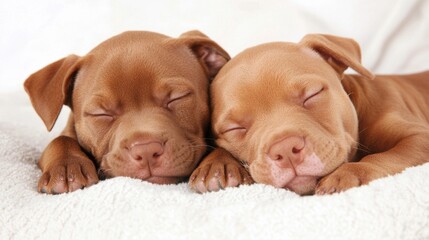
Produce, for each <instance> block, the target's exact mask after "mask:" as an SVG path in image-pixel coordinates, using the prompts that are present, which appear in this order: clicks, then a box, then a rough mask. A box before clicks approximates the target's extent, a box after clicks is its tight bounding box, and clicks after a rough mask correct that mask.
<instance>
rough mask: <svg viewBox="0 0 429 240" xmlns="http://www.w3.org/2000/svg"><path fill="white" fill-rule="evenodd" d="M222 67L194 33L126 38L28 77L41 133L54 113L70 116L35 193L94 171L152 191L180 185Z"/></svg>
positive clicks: (201, 145) (84, 182)
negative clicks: (139, 181) (144, 185)
mask: <svg viewBox="0 0 429 240" xmlns="http://www.w3.org/2000/svg"><path fill="white" fill-rule="evenodd" d="M227 60H229V56H228V54H227V53H226V52H225V51H224V50H223V49H222V48H221V47H219V46H218V45H217V44H216V43H215V42H213V41H212V40H210V39H209V38H208V37H207V36H205V35H204V34H202V33H200V32H198V31H191V32H188V33H185V34H182V35H181V36H180V37H179V38H170V37H167V36H164V35H161V34H157V33H152V32H143V31H135V32H125V33H123V34H120V35H118V36H115V37H113V38H111V39H108V40H107V41H105V42H103V43H101V44H100V45H99V46H97V47H96V48H94V49H93V50H92V51H90V52H89V53H88V54H87V55H86V56H83V57H79V56H76V55H70V56H68V57H66V58H63V59H61V60H59V61H57V62H54V63H52V64H50V65H48V66H46V67H45V68H43V69H41V70H39V71H38V72H36V73H34V74H32V75H31V76H30V77H29V78H28V79H27V80H26V82H25V89H26V91H27V93H28V94H29V95H30V98H31V102H32V104H33V106H34V108H35V109H36V111H37V113H38V114H39V116H40V117H41V118H42V120H43V122H44V123H45V125H46V127H47V128H48V130H51V129H52V127H53V126H54V123H55V121H56V119H57V117H58V115H59V113H60V111H61V108H62V105H63V104H65V105H67V106H69V107H70V108H71V110H72V113H71V114H70V117H69V121H68V123H67V126H66V128H65V130H64V131H63V133H62V135H61V136H59V137H58V138H56V139H54V140H53V141H52V142H51V143H50V144H49V145H48V147H47V148H46V149H45V151H44V152H43V155H42V157H41V159H40V161H39V166H40V168H41V169H42V171H43V175H42V177H41V178H40V180H39V186H38V189H39V191H41V192H47V193H63V192H70V191H74V190H76V189H80V188H82V187H85V186H89V185H91V184H94V183H96V182H97V181H98V176H97V172H96V168H97V167H99V168H100V170H101V172H102V173H103V174H104V175H105V176H106V177H113V176H129V177H133V178H139V179H143V180H146V181H149V182H153V183H160V184H162V183H177V182H179V181H182V180H183V179H184V178H186V177H188V176H189V175H190V174H191V173H192V171H193V170H194V168H195V167H196V166H197V164H198V163H199V161H200V159H201V157H202V156H203V154H204V153H205V151H206V143H205V141H204V137H205V134H206V129H207V127H208V123H209V110H208V86H209V80H210V79H212V78H213V77H214V76H215V74H216V73H217V72H218V71H219V69H220V68H221V67H222V66H223V65H224V64H225V63H226V62H227Z"/></svg>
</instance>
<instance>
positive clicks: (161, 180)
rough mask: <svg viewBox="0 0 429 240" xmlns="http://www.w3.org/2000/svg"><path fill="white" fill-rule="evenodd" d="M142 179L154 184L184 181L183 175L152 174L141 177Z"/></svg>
mask: <svg viewBox="0 0 429 240" xmlns="http://www.w3.org/2000/svg"><path fill="white" fill-rule="evenodd" d="M142 180H143V181H147V182H150V183H154V184H177V183H181V182H184V181H186V178H185V177H157V176H152V177H150V178H147V179H142Z"/></svg>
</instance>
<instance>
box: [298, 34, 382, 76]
mask: <svg viewBox="0 0 429 240" xmlns="http://www.w3.org/2000/svg"><path fill="white" fill-rule="evenodd" d="M300 44H301V45H303V46H305V47H309V48H311V49H313V50H314V51H316V52H318V53H319V55H320V56H322V57H323V58H324V59H325V60H326V62H327V63H329V64H330V65H331V66H332V67H333V68H334V69H335V70H336V71H337V72H338V74H339V75H340V76H342V75H343V73H344V71H345V70H346V69H347V68H348V67H350V68H352V69H353V70H355V71H356V72H358V73H359V74H361V75H362V76H365V77H367V78H369V79H373V78H374V75H373V74H372V73H371V72H370V71H369V70H367V69H366V68H364V67H363V66H362V64H361V53H360V47H359V45H358V43H356V42H355V41H354V40H353V39H350V38H343V37H337V36H332V35H323V34H308V35H306V36H304V38H303V39H302V40H301V42H300Z"/></svg>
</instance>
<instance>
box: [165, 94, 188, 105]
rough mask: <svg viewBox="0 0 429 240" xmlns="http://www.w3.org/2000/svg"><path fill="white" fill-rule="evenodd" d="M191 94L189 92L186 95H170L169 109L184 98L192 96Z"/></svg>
mask: <svg viewBox="0 0 429 240" xmlns="http://www.w3.org/2000/svg"><path fill="white" fill-rule="evenodd" d="M191 93H192V92H191V91H188V92H184V93H177V94H176V93H173V94H170V96H169V100H168V102H167V108H170V107H171V104H172V103H174V102H176V101H178V100H181V99H183V98H186V97H187V96H189V95H191Z"/></svg>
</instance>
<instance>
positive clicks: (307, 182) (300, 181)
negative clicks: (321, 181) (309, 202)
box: [283, 176, 318, 196]
mask: <svg viewBox="0 0 429 240" xmlns="http://www.w3.org/2000/svg"><path fill="white" fill-rule="evenodd" d="M317 182H318V179H317V177H313V176H308V177H307V176H302V177H295V178H294V179H293V180H292V181H290V182H289V183H288V184H286V186H284V187H283V188H285V189H287V190H290V191H293V192H295V193H297V194H299V195H301V196H305V195H312V194H314V192H315V189H316V186H317Z"/></svg>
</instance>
